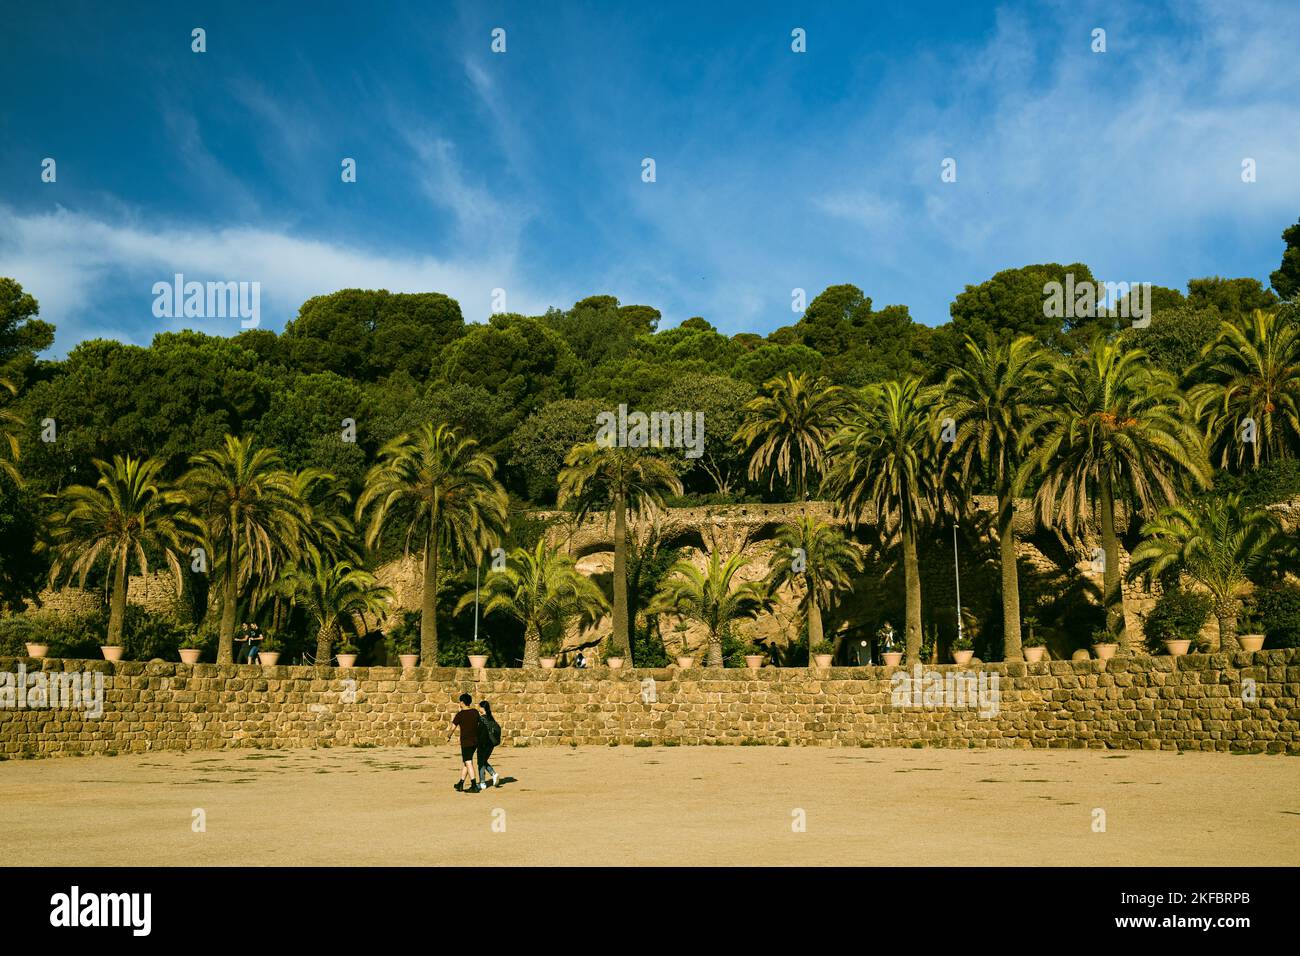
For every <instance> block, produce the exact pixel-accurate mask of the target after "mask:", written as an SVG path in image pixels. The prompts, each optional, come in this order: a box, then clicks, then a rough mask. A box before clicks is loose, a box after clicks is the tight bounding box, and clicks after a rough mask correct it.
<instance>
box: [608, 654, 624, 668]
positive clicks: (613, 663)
mask: <svg viewBox="0 0 1300 956" xmlns="http://www.w3.org/2000/svg"><path fill="white" fill-rule="evenodd" d="M605 666H606V667H608V668H609V669H610V670H612V671H616V670H618V669H619V668H620V667H622V666H623V658H621V657H607V658H605Z"/></svg>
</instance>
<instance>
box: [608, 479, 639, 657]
mask: <svg viewBox="0 0 1300 956" xmlns="http://www.w3.org/2000/svg"><path fill="white" fill-rule="evenodd" d="M613 625H614V631H613V634H612V635H611V636H612V637H613V640H614V646H615V647H616V648H618V651H619V653H620V654H622V655H623V657H624V658H626V659H627V664H628V666H629V667H632V666H634V665H633V661H632V641H631V639H630V637H629V635H628V632H627V500H626V499H625V498H624V497H623V494H622V493H621V492H620V493H618V494H616V495H614V621H613Z"/></svg>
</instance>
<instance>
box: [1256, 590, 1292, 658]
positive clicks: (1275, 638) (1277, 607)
mask: <svg viewBox="0 0 1300 956" xmlns="http://www.w3.org/2000/svg"><path fill="white" fill-rule="evenodd" d="M1254 604H1255V613H1256V614H1257V615H1258V616H1259V620H1260V623H1261V624H1262V625H1263V628H1264V637H1265V641H1264V646H1265V647H1269V648H1276V647H1300V587H1296V586H1295V585H1294V584H1274V585H1272V586H1270V587H1266V588H1260V589H1259V590H1257V591H1256V592H1255V601H1254Z"/></svg>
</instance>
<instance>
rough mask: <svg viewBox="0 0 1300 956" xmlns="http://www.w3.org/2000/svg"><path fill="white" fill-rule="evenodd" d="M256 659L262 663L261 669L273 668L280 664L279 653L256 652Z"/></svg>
mask: <svg viewBox="0 0 1300 956" xmlns="http://www.w3.org/2000/svg"><path fill="white" fill-rule="evenodd" d="M257 659H258V660H259V661H261V662H262V666H263V667H274V666H275V665H276V664H278V663H279V662H280V652H279V651H258V652H257Z"/></svg>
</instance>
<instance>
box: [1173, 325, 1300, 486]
mask: <svg viewBox="0 0 1300 956" xmlns="http://www.w3.org/2000/svg"><path fill="white" fill-rule="evenodd" d="M1196 374H1197V377H1198V378H1204V379H1205V381H1202V382H1201V383H1200V384H1198V385H1196V386H1194V387H1193V388H1192V390H1191V392H1190V398H1191V401H1192V404H1193V405H1194V406H1195V408H1196V410H1197V417H1198V418H1199V419H1200V420H1201V421H1202V422H1203V423H1204V425H1205V429H1206V432H1207V433H1208V434H1209V437H1210V442H1211V447H1212V449H1213V454H1214V457H1215V458H1216V459H1217V461H1218V463H1219V467H1222V468H1226V467H1227V466H1228V465H1229V464H1230V463H1231V464H1234V465H1236V466H1238V467H1240V466H1241V465H1242V464H1243V463H1244V462H1245V461H1247V460H1249V462H1250V464H1251V465H1252V466H1254V467H1258V466H1259V464H1260V463H1261V462H1264V461H1272V460H1276V459H1279V458H1290V457H1293V456H1296V455H1300V322H1297V321H1295V320H1294V319H1289V318H1285V317H1283V316H1282V315H1280V314H1279V313H1278V312H1276V311H1265V310H1263V309H1256V310H1255V311H1254V312H1253V313H1251V314H1250V315H1249V316H1242V317H1240V318H1239V319H1236V320H1234V321H1232V322H1225V323H1224V324H1223V328H1222V330H1221V331H1220V332H1219V336H1218V338H1216V339H1215V340H1214V341H1213V342H1211V343H1210V344H1209V345H1207V346H1206V348H1205V351H1204V353H1203V357H1202V362H1201V367H1200V368H1199V369H1198V370H1197V373H1196ZM1247 420H1249V421H1250V422H1251V423H1253V431H1254V434H1253V435H1251V436H1250V440H1243V434H1242V432H1243V430H1244V429H1245V427H1246V423H1247Z"/></svg>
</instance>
